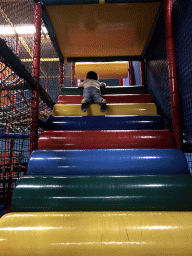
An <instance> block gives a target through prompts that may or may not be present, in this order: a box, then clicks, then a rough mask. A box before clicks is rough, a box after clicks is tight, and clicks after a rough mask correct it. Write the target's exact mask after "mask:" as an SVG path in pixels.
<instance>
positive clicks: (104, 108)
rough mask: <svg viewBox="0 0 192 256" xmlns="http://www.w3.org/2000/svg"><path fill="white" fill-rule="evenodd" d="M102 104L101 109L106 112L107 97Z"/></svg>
mask: <svg viewBox="0 0 192 256" xmlns="http://www.w3.org/2000/svg"><path fill="white" fill-rule="evenodd" d="M100 105H101V108H100V111H101V112H105V110H106V108H107V101H106V99H103V100H102V102H101V104H100Z"/></svg>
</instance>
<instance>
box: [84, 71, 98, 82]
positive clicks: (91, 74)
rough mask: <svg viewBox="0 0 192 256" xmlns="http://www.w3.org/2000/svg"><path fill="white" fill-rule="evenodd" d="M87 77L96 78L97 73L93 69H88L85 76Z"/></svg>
mask: <svg viewBox="0 0 192 256" xmlns="http://www.w3.org/2000/svg"><path fill="white" fill-rule="evenodd" d="M86 78H87V79H93V80H98V75H97V73H96V72H94V71H89V72H88V73H87V76H86Z"/></svg>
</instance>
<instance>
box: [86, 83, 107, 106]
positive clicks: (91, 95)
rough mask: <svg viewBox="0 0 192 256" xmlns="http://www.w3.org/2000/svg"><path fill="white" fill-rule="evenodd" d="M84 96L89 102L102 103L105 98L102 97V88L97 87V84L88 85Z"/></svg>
mask: <svg viewBox="0 0 192 256" xmlns="http://www.w3.org/2000/svg"><path fill="white" fill-rule="evenodd" d="M83 98H84V99H85V100H86V102H87V103H89V104H91V103H97V104H99V103H101V101H102V100H103V98H102V97H101V91H100V89H97V88H96V87H95V86H91V87H87V88H84V89H83Z"/></svg>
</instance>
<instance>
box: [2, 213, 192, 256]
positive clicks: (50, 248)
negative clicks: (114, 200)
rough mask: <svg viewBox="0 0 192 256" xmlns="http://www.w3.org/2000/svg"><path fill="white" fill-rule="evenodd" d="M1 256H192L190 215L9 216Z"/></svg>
mask: <svg viewBox="0 0 192 256" xmlns="http://www.w3.org/2000/svg"><path fill="white" fill-rule="evenodd" d="M0 248H1V250H0V255H1V256H10V255H11V256H36V255H41V256H53V255H54V256H61V255H67V256H74V255H75V256H82V255H83V256H90V255H91V256H98V255H99V256H107V255H109V256H111V255H115V256H124V255H125V256H127V255H132V256H138V255H143V256H154V255H155V256H162V255H163V256H164V255H169V256H170V255H174V256H178V255H180V256H181V255H182V256H185V255H188V256H189V255H192V212H46V213H43V212H40V213H34V212H33V213H30V212H29V213H10V214H6V215H4V216H3V217H2V218H1V219H0Z"/></svg>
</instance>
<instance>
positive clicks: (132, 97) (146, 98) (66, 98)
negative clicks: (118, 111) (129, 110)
mask: <svg viewBox="0 0 192 256" xmlns="http://www.w3.org/2000/svg"><path fill="white" fill-rule="evenodd" d="M102 97H103V98H104V99H106V100H107V103H150V102H151V96H150V95H149V94H127V95H126V94H119V95H118V94H117V95H104V96H102ZM82 99H83V96H82V95H59V97H58V101H57V104H81V101H82Z"/></svg>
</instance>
